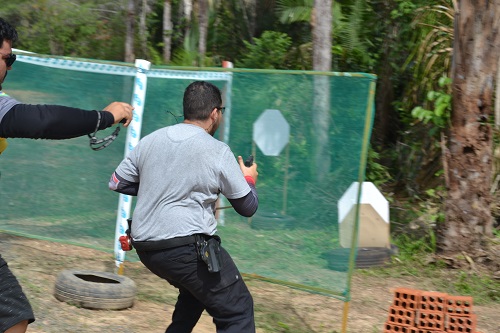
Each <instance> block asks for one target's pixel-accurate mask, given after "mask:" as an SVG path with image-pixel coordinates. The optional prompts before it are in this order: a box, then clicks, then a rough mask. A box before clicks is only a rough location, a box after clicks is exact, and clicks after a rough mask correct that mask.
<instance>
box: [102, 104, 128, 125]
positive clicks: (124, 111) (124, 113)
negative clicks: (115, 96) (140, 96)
mask: <svg viewBox="0 0 500 333" xmlns="http://www.w3.org/2000/svg"><path fill="white" fill-rule="evenodd" d="M132 110H134V107H133V106H132V105H130V104H128V103H124V102H113V103H111V104H109V105H108V106H106V107H105V108H104V111H108V112H111V114H112V115H113V117H114V119H115V122H114V123H113V125H116V124H118V123H119V122H121V121H122V120H125V122H124V123H123V126H125V127H127V126H128V125H129V124H130V122H131V121H132Z"/></svg>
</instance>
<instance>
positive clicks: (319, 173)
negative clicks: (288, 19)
mask: <svg viewBox="0 0 500 333" xmlns="http://www.w3.org/2000/svg"><path fill="white" fill-rule="evenodd" d="M332 5H333V1H332V0H315V1H314V9H313V14H312V18H311V25H312V34H313V70H315V71H322V72H329V71H331V69H332ZM313 110H314V112H313V113H312V114H313V125H314V129H313V131H314V133H315V134H314V135H313V138H314V140H315V142H314V144H313V147H314V170H313V172H314V174H315V178H316V180H317V181H318V182H319V183H322V182H323V181H324V180H325V178H326V176H327V175H328V171H329V170H330V164H331V161H330V159H331V152H330V149H329V148H330V147H329V140H328V137H329V134H328V132H329V128H330V77H329V76H320V75H315V76H314V102H313Z"/></svg>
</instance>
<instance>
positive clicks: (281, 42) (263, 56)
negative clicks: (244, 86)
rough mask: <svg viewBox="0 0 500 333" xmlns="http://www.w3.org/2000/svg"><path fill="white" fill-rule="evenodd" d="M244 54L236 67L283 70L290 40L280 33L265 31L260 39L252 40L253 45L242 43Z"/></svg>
mask: <svg viewBox="0 0 500 333" xmlns="http://www.w3.org/2000/svg"><path fill="white" fill-rule="evenodd" d="M244 43H245V47H246V52H245V53H244V54H245V55H244V56H243V58H242V59H241V60H240V61H237V62H236V65H237V66H238V67H244V68H264V69H284V68H286V59H287V53H288V51H289V50H290V46H291V44H292V41H291V38H290V37H289V36H288V35H287V34H285V33H281V32H276V31H265V32H264V33H263V34H262V36H261V38H254V39H253V44H251V43H249V42H247V41H244Z"/></svg>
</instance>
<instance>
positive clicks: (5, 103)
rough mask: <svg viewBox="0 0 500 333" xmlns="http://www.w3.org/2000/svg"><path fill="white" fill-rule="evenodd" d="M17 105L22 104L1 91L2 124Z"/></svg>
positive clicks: (0, 117)
mask: <svg viewBox="0 0 500 333" xmlns="http://www.w3.org/2000/svg"><path fill="white" fill-rule="evenodd" d="M16 104H21V103H20V102H18V101H17V100H15V99H14V98H12V97H9V95H7V94H6V93H3V92H1V91H0V123H1V122H2V119H3V117H4V116H5V114H6V113H7V112H9V111H10V109H12V107H13V106H14V105H16Z"/></svg>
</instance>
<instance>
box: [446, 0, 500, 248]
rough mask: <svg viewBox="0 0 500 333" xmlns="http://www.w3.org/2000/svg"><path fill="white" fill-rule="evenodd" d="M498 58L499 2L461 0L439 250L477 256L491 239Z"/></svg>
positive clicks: (454, 51)
mask: <svg viewBox="0 0 500 333" xmlns="http://www.w3.org/2000/svg"><path fill="white" fill-rule="evenodd" d="M499 55H500V0H494V1H491V0H478V1H470V0H460V1H459V5H458V11H457V13H456V16H455V38H454V45H453V66H452V78H453V111H452V114H451V122H452V125H451V132H450V137H449V139H448V149H447V151H446V156H445V161H446V164H445V165H446V166H447V169H446V170H445V172H446V174H447V184H446V185H447V188H448V196H447V199H446V206H445V207H446V219H445V222H443V223H440V224H439V225H438V235H437V236H438V237H437V245H438V250H439V251H441V252H443V253H444V254H454V253H458V252H460V251H466V252H468V253H474V252H475V251H476V250H479V249H481V248H482V247H485V244H486V242H484V240H485V239H486V237H487V236H491V234H492V226H493V221H492V216H491V209H490V208H491V207H490V205H491V194H490V186H491V170H492V146H493V144H492V142H493V137H492V135H493V134H492V128H491V124H490V118H491V117H492V115H493V91H494V81H495V79H496V71H497V65H498V57H499Z"/></svg>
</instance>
